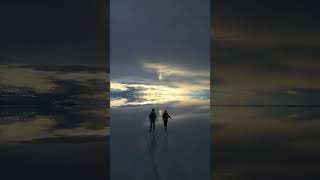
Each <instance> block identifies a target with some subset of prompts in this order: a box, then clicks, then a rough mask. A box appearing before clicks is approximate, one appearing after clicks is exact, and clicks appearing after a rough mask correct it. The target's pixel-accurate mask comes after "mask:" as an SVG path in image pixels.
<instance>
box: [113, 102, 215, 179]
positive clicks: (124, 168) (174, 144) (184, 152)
mask: <svg viewBox="0 0 320 180" xmlns="http://www.w3.org/2000/svg"><path fill="white" fill-rule="evenodd" d="M196 102H198V103H196ZM194 103H196V104H194ZM152 108H154V109H155V110H156V113H157V116H158V118H157V120H156V128H155V132H151V133H150V132H149V119H148V115H149V113H150V111H151V109H152ZM165 109H166V110H168V113H169V114H170V115H171V117H172V120H169V122H168V130H167V132H165V130H164V126H163V121H162V118H161V114H162V113H163V111H164V110H165ZM111 117H112V118H111V127H112V134H111V139H110V143H111V146H110V152H111V154H110V155H111V161H110V163H111V169H110V172H111V179H116V180H127V179H149V180H153V179H154V180H177V179H185V180H187V179H190V180H193V179H210V168H209V164H210V151H209V148H210V140H209V105H208V101H207V100H195V101H194V102H192V103H191V104H190V103H188V102H180V101H176V102H171V103H164V104H154V105H152V104H149V105H143V106H140V105H137V106H117V107H112V108H111Z"/></svg>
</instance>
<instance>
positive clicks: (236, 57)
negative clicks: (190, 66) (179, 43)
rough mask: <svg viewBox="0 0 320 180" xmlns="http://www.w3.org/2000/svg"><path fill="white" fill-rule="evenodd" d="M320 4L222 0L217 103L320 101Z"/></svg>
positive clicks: (214, 25) (215, 15) (216, 42)
mask: <svg viewBox="0 0 320 180" xmlns="http://www.w3.org/2000/svg"><path fill="white" fill-rule="evenodd" d="M318 6H319V3H317V2H316V1H303V2H301V1H295V0H294V1H288V0H283V1H275V0H263V1H254V0H243V1H237V0H223V1H222V0H216V1H213V3H212V7H211V8H212V17H211V43H212V48H211V55H212V59H211V82H212V88H211V92H212V96H211V100H212V101H211V102H212V103H214V104H284V105H286V104H299V105H319V102H320V86H319V85H320V79H319V75H320V71H319V69H320V61H319V58H320V53H319V52H320V51H319V50H320V43H319V42H320V41H319V40H320V36H319V33H318V32H319V30H320V24H319V22H318V20H317V19H319V17H320V13H319V11H318V9H317V7H318Z"/></svg>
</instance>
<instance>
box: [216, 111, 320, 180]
mask: <svg viewBox="0 0 320 180" xmlns="http://www.w3.org/2000/svg"><path fill="white" fill-rule="evenodd" d="M211 122H212V131H211V132H212V133H211V141H212V150H211V153H212V157H211V163H212V168H213V170H212V171H213V178H212V179H215V180H247V179H259V180H264V179H265V180H269V179H273V180H284V179H290V180H295V179H297V180H298V179H304V180H306V179H308V180H309V179H310V180H311V179H319V178H320V172H319V171H318V169H319V167H320V163H319V162H320V155H319V151H320V131H319V129H320V108H319V107H256V108H253V107H251V108H250V107H212V111H211Z"/></svg>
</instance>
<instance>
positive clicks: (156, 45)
mask: <svg viewBox="0 0 320 180" xmlns="http://www.w3.org/2000/svg"><path fill="white" fill-rule="evenodd" d="M209 8H210V6H209V1H208V0H201V1H194V0H173V1H172V0H163V1H156V0H151V1H150V0H137V1H131V0H121V1H112V2H111V20H110V22H111V23H110V27H111V34H110V35H111V41H110V43H111V48H110V51H111V82H115V83H122V85H123V86H127V85H126V84H132V83H134V84H136V85H139V84H144V85H161V86H162V87H171V88H177V89H179V90H178V91H180V90H181V91H182V90H186V89H190V91H195V90H207V91H208V90H209V78H210V66H209V64H210V61H209V52H210V49H209V43H210V41H209V35H210V31H209V27H210V26H209V23H210V9H209ZM191 86H192V87H191ZM190 87H191V88H190ZM127 89H128V87H127ZM147 89H150V87H143V88H141V87H140V88H139V89H137V88H132V87H131V90H133V91H134V93H137V91H143V92H146V91H147ZM191 89H192V90H191ZM111 90H114V91H121V89H118V87H115V86H113V84H111ZM114 95H120V94H119V93H117V94H115V93H113V97H114ZM117 98H121V97H117Z"/></svg>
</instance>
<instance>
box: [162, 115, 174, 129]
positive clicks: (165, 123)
mask: <svg viewBox="0 0 320 180" xmlns="http://www.w3.org/2000/svg"><path fill="white" fill-rule="evenodd" d="M169 118H170V119H171V120H172V118H171V116H170V115H169V114H168V112H167V110H165V111H164V113H163V114H162V119H163V124H164V129H165V131H166V132H167V125H168V119H169Z"/></svg>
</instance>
